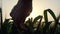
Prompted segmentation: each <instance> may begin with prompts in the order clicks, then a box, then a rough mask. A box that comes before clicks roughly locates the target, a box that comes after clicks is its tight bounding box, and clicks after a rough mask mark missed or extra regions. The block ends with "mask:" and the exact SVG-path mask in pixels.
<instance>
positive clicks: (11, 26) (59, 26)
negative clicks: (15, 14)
mask: <svg viewBox="0 0 60 34" xmlns="http://www.w3.org/2000/svg"><path fill="white" fill-rule="evenodd" d="M47 12H49V13H50V14H51V16H52V17H53V19H54V21H48V17H47V16H48V15H47ZM42 18H43V16H41V15H39V16H37V17H36V18H34V19H33V18H29V19H28V20H27V21H25V23H24V24H25V26H26V28H27V31H23V30H22V29H21V28H20V29H19V28H18V27H17V26H16V23H15V22H14V20H13V21H12V22H11V21H10V20H12V19H5V21H4V23H2V27H1V29H0V32H1V34H60V23H59V18H60V16H58V17H56V16H55V14H54V12H53V11H52V10H51V9H46V10H44V20H45V21H44V22H42ZM52 22H54V23H55V24H54V27H52V28H51V27H50V25H51V24H52ZM36 23H37V24H36ZM41 23H42V24H41Z"/></svg>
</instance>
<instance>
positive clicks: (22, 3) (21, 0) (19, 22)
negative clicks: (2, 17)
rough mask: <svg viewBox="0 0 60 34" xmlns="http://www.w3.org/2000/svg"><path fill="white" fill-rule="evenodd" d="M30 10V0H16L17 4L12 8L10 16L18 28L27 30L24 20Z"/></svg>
mask: <svg viewBox="0 0 60 34" xmlns="http://www.w3.org/2000/svg"><path fill="white" fill-rule="evenodd" d="M31 12H32V0H18V3H17V5H15V6H14V8H13V9H12V11H11V13H10V16H11V17H12V19H13V20H14V22H15V23H16V26H17V27H18V28H19V29H20V27H21V29H23V30H27V28H26V27H25V25H24V21H25V19H26V17H27V16H29V14H30V13H31Z"/></svg>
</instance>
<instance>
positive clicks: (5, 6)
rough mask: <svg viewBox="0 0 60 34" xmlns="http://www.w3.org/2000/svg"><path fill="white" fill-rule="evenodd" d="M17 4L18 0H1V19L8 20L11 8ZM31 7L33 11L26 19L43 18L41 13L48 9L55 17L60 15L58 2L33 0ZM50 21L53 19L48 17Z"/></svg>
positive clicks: (59, 0) (56, 0) (55, 0)
mask: <svg viewBox="0 0 60 34" xmlns="http://www.w3.org/2000/svg"><path fill="white" fill-rule="evenodd" d="M0 1H1V0H0ZM17 2H18V0H2V11H3V19H4V18H10V15H9V13H10V12H11V9H12V8H13V6H14V5H16V4H17ZM0 4H1V3H0ZM32 6H33V10H32V13H31V14H30V16H29V17H28V18H30V17H33V18H35V17H36V16H38V15H42V16H43V11H44V10H45V9H48V8H50V9H52V10H53V12H54V13H55V15H56V16H58V15H59V13H60V0H33V3H32ZM0 7H1V6H0ZM50 20H53V19H52V17H51V16H50V15H49V21H50Z"/></svg>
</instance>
